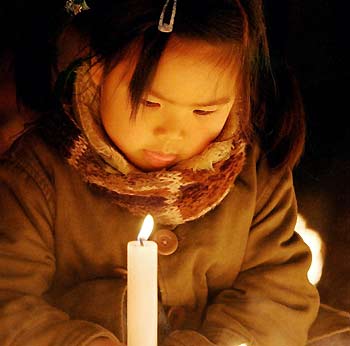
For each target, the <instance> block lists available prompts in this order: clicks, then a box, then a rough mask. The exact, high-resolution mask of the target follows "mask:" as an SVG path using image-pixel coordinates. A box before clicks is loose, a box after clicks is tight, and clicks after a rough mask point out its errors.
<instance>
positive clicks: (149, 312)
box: [127, 215, 158, 346]
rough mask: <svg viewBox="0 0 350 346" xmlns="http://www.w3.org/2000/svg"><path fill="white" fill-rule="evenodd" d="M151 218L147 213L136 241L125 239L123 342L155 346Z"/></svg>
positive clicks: (131, 345)
mask: <svg viewBox="0 0 350 346" xmlns="http://www.w3.org/2000/svg"><path fill="white" fill-rule="evenodd" d="M152 229H153V218H152V216H150V215H147V216H146V218H145V220H144V222H143V225H142V228H141V230H140V233H139V235H138V237H137V241H131V242H129V243H128V289H127V301H128V304H127V324H128V343H127V346H157V343H158V342H157V328H158V281H157V259H158V247H157V243H156V242H154V241H148V240H147V239H148V238H149V236H150V234H151V233H152Z"/></svg>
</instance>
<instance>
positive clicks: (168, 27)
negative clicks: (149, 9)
mask: <svg viewBox="0 0 350 346" xmlns="http://www.w3.org/2000/svg"><path fill="white" fill-rule="evenodd" d="M169 1H170V0H166V2H165V5H164V6H163V10H162V13H161V14H160V17H159V23H158V30H159V31H161V32H165V33H169V32H172V31H173V28H174V21H175V14H176V4H177V0H173V1H174V3H173V9H172V11H171V17H170V22H169V23H164V16H165V11H166V9H167V7H168V5H169Z"/></svg>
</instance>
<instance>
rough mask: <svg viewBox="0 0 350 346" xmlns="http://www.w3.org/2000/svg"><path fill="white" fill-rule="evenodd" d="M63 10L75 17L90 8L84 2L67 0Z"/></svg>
mask: <svg viewBox="0 0 350 346" xmlns="http://www.w3.org/2000/svg"><path fill="white" fill-rule="evenodd" d="M65 9H66V11H67V12H68V13H69V14H71V15H73V16H76V15H77V14H79V13H80V12H83V11H86V10H89V9H90V7H89V6H88V5H87V3H86V1H85V0H67V1H66V5H65Z"/></svg>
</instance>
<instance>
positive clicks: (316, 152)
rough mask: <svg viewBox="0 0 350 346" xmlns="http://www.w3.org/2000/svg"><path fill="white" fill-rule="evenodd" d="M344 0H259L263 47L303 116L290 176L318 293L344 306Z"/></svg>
mask: <svg viewBox="0 0 350 346" xmlns="http://www.w3.org/2000/svg"><path fill="white" fill-rule="evenodd" d="M345 3H346V2H344V1H343V2H340V1H331V0H328V1H326V0H322V1H321V0H307V1H305V0H304V1H302V0H293V1H292V0H289V1H276V0H275V1H273V0H265V10H266V16H267V25H268V32H269V35H270V41H271V49H282V50H283V51H284V52H285V54H286V56H287V58H288V61H289V63H290V64H291V66H292V67H294V69H295V73H296V75H297V77H298V80H299V83H300V87H301V91H302V95H303V99H304V105H305V111H306V116H307V139H306V148H305V153H304V155H303V157H302V160H301V162H300V164H299V166H298V167H297V169H296V170H295V174H294V179H295V186H296V193H297V199H298V204H299V211H300V213H301V214H302V215H303V216H304V217H305V218H306V220H307V226H308V227H310V228H313V229H316V230H318V231H319V232H320V233H321V235H322V237H323V239H324V241H325V243H326V252H325V267H324V272H323V276H322V279H321V281H320V283H319V285H318V288H319V291H320V295H321V300H322V301H323V302H324V303H328V304H332V305H333V306H335V307H338V308H341V309H346V310H350V185H349V179H350V153H349V148H350V139H349V138H350V127H349V125H348V118H349V116H350V114H349V110H348V101H349V98H350V95H349V93H350V87H349V81H350V73H349V70H350V68H349V62H350V59H349V58H350V53H349V52H350V35H349V34H350V30H349V25H350V24H349V23H350V21H349V13H350V12H349V11H348V10H347V8H346V6H345V5H344V4H345Z"/></svg>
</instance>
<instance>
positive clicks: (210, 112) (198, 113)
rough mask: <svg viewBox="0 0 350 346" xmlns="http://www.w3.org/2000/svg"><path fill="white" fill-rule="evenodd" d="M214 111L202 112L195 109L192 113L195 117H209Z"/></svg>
mask: <svg viewBox="0 0 350 346" xmlns="http://www.w3.org/2000/svg"><path fill="white" fill-rule="evenodd" d="M214 112H215V111H203V110H201V109H195V110H194V111H193V113H194V114H197V115H209V114H212V113H214Z"/></svg>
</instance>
